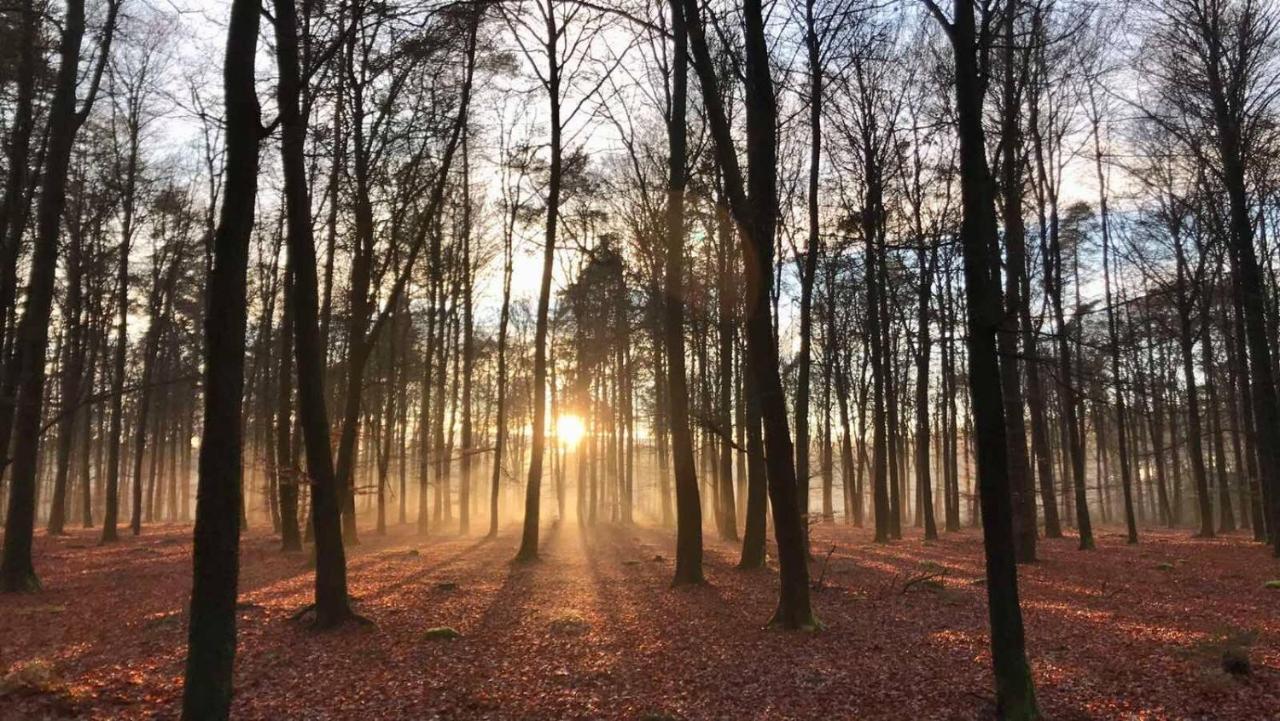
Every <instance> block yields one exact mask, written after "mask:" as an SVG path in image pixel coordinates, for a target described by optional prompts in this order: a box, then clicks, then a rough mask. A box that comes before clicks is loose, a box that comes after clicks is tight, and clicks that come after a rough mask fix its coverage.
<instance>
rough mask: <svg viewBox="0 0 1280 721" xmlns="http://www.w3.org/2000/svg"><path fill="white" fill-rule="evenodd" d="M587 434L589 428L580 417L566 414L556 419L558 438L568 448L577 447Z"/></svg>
mask: <svg viewBox="0 0 1280 721" xmlns="http://www.w3.org/2000/svg"><path fill="white" fill-rule="evenodd" d="M586 434H587V427H586V426H585V425H584V424H583V423H582V419H581V418H579V417H578V416H575V415H571V414H565V415H562V416H560V417H559V418H557V419H556V438H558V439H560V442H561V443H563V444H565V445H566V446H576V445H578V441H580V440H582V437H583V436H585V435H586Z"/></svg>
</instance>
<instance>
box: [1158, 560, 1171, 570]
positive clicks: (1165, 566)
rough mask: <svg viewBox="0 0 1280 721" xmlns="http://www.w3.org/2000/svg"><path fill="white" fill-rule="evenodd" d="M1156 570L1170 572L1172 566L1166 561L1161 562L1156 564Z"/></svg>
mask: <svg viewBox="0 0 1280 721" xmlns="http://www.w3.org/2000/svg"><path fill="white" fill-rule="evenodd" d="M1156 570H1157V571H1172V570H1173V564H1172V563H1169V562H1168V561H1163V562H1161V563H1157V564H1156Z"/></svg>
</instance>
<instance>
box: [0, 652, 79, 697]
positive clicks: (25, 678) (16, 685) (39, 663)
mask: <svg viewBox="0 0 1280 721" xmlns="http://www.w3.org/2000/svg"><path fill="white" fill-rule="evenodd" d="M66 691H67V684H66V682H65V681H63V680H62V676H61V675H59V674H58V671H57V669H55V668H54V667H53V664H52V663H50V662H48V661H45V660H44V659H35V660H32V661H19V662H18V663H15V664H14V665H12V666H10V667H9V670H8V671H6V672H5V674H4V676H3V677H0V697H4V696H10V695H14V696H16V695H23V694H39V695H58V696H60V695H62V694H64V693H66Z"/></svg>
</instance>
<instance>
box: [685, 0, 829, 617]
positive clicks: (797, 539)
mask: <svg viewBox="0 0 1280 721" xmlns="http://www.w3.org/2000/svg"><path fill="white" fill-rule="evenodd" d="M682 7H683V10H684V15H685V21H686V24H687V25H688V32H689V39H690V45H691V46H692V50H693V53H692V62H693V65H694V67H695V68H696V70H697V73H698V79H699V81H700V85H701V87H702V99H703V105H704V106H705V108H706V110H707V115H708V120H709V124H710V126H711V130H712V136H713V137H714V139H715V149H716V157H717V161H718V163H719V166H720V170H721V172H722V173H723V176H724V179H725V189H726V194H727V195H728V197H729V207H730V209H731V210H732V212H733V217H734V220H736V221H737V223H738V225H739V229H740V233H739V238H740V242H741V246H742V256H743V265H744V266H745V268H746V297H747V308H746V330H747V362H748V364H749V365H750V369H751V374H750V376H751V380H752V381H753V383H752V387H751V388H749V392H752V393H754V394H756V395H757V396H758V398H759V402H760V411H761V417H762V422H763V425H764V445H765V465H766V468H767V473H768V479H769V498H770V501H771V502H772V506H773V526H774V534H775V537H776V539H777V544H778V562H779V577H780V584H779V597H778V608H777V610H776V611H775V612H774V616H773V619H772V621H771V623H772V624H774V625H777V626H780V627H782V628H791V629H801V628H813V627H815V626H816V625H817V621H816V620H815V619H814V616H813V611H812V609H811V607H810V603H809V568H808V564H807V561H808V559H807V554H806V552H805V539H804V526H803V521H802V519H801V518H800V503H799V499H798V498H797V483H796V472H795V455H794V448H793V447H792V445H791V433H790V430H789V429H788V422H787V406H786V397H785V395H784V392H783V388H782V378H781V375H780V373H779V370H778V347H777V344H776V340H775V338H774V335H773V322H772V314H771V312H770V307H769V303H770V299H771V298H772V295H773V245H774V231H775V226H776V223H777V216H778V197H777V177H776V173H777V106H776V100H775V97H774V87H773V80H772V78H771V77H770V70H769V51H768V46H767V43H766V39H765V33H764V13H763V11H762V9H761V4H760V2H759V0H744V1H743V19H744V24H745V25H744V30H745V36H744V37H745V41H746V53H745V55H746V108H747V167H748V176H747V179H746V182H745V183H744V182H743V176H742V171H741V169H740V167H739V165H738V157H737V153H736V151H735V149H734V144H733V142H732V137H731V132H730V127H729V121H728V118H727V116H726V114H725V110H724V105H723V102H722V100H721V97H722V96H721V95H720V93H719V87H718V86H719V79H718V78H717V77H716V74H715V68H714V65H713V63H712V60H711V53H710V50H709V49H708V47H707V39H706V36H705V34H704V31H703V26H702V19H701V17H700V16H699V14H698V4H697V2H696V0H683V2H682ZM748 199H749V200H748Z"/></svg>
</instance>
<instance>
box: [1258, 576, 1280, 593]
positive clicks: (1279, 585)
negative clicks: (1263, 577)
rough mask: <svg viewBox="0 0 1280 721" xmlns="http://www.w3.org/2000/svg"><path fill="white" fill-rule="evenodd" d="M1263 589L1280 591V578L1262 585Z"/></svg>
mask: <svg viewBox="0 0 1280 721" xmlns="http://www.w3.org/2000/svg"><path fill="white" fill-rule="evenodd" d="M1262 587H1263V588H1269V589H1271V590H1272V591H1280V578H1277V579H1276V580H1274V581H1267V582H1266V583H1264V584H1262Z"/></svg>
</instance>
